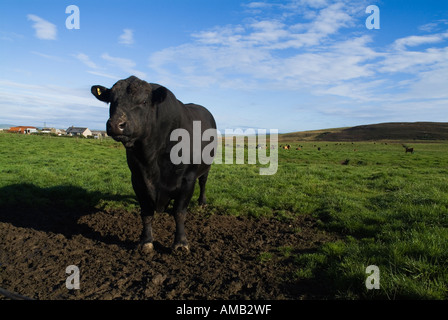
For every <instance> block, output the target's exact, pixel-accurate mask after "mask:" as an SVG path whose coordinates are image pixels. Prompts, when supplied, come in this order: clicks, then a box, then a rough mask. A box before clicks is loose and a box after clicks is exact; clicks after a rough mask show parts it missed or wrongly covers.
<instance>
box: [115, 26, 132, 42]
mask: <svg viewBox="0 0 448 320" xmlns="http://www.w3.org/2000/svg"><path fill="white" fill-rule="evenodd" d="M118 42H119V43H121V44H126V45H131V44H134V31H133V30H131V29H124V30H123V34H122V35H120V37H119V38H118Z"/></svg>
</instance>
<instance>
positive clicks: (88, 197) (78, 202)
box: [0, 183, 134, 247]
mask: <svg viewBox="0 0 448 320" xmlns="http://www.w3.org/2000/svg"><path fill="white" fill-rule="evenodd" d="M104 201H118V202H128V203H131V202H132V201H134V198H132V197H129V196H120V195H111V194H104V193H101V192H97V191H94V192H91V191H87V190H85V189H83V188H80V187H76V186H67V185H62V186H55V187H49V188H40V187H37V186H35V185H33V184H28V183H23V184H14V185H9V186H5V187H3V188H0V222H5V223H11V224H12V225H14V226H16V227H21V228H31V229H35V230H38V231H43V232H53V233H60V234H63V235H64V236H66V237H67V238H71V237H73V236H75V235H82V236H85V237H87V238H90V239H93V240H97V241H101V242H104V243H106V244H117V245H120V246H124V247H129V246H132V245H133V244H132V243H129V241H126V242H124V241H122V240H120V239H119V238H118V237H117V236H112V235H106V236H104V235H101V234H100V233H99V232H97V231H94V230H92V229H91V228H90V227H88V226H86V225H84V224H80V223H78V220H79V219H80V218H81V217H83V216H86V215H90V214H94V213H96V212H98V211H101V208H99V204H100V203H102V202H104Z"/></svg>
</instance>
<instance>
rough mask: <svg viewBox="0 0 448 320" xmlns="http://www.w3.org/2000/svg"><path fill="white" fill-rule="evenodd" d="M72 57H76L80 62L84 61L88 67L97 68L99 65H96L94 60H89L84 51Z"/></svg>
mask: <svg viewBox="0 0 448 320" xmlns="http://www.w3.org/2000/svg"><path fill="white" fill-rule="evenodd" d="M74 57H75V58H76V59H78V60H79V61H81V62H82V63H84V64H85V65H86V66H88V67H89V68H92V69H98V68H99V67H98V66H97V65H96V63H95V62H93V61H92V60H90V58H89V56H88V55H86V54H84V53H81V52H80V53H78V54H76V55H74Z"/></svg>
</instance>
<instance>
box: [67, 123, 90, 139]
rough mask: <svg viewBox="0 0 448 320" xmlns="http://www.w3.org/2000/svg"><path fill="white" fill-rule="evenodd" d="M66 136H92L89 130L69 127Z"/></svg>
mask: <svg viewBox="0 0 448 320" xmlns="http://www.w3.org/2000/svg"><path fill="white" fill-rule="evenodd" d="M67 135H68V136H84V137H86V138H87V137H89V136H92V131H90V130H89V128H79V127H74V126H71V127H70V128H68V129H67Z"/></svg>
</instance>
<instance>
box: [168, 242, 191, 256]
mask: <svg viewBox="0 0 448 320" xmlns="http://www.w3.org/2000/svg"><path fill="white" fill-rule="evenodd" d="M172 251H173V253H174V254H188V253H190V247H189V246H188V244H187V243H175V244H174V245H173V250H172Z"/></svg>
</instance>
